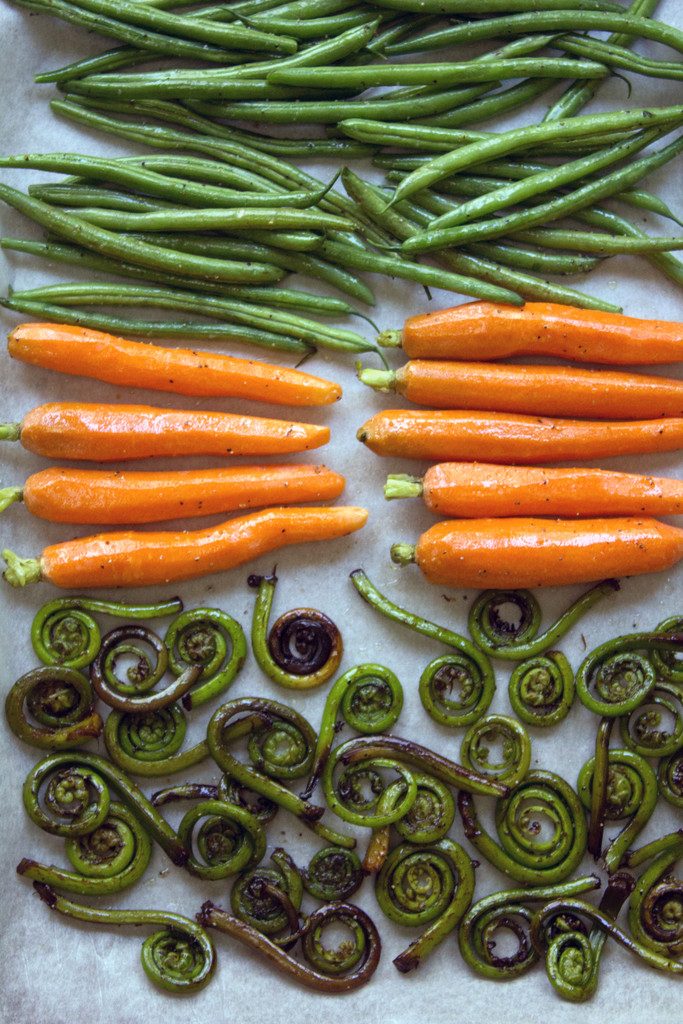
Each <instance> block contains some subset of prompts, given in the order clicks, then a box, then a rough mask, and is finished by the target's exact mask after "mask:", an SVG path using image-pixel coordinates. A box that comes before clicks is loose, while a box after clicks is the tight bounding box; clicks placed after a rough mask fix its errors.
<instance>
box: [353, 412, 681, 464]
mask: <svg viewBox="0 0 683 1024" xmlns="http://www.w3.org/2000/svg"><path fill="white" fill-rule="evenodd" d="M356 436H357V437H358V440H359V441H362V442H363V444H366V445H367V446H368V448H371V449H372V451H373V452H376V453H377V455H397V456H401V457H403V458H409V459H427V460H428V461H431V462H445V461H448V460H450V459H462V460H472V461H473V462H474V461H476V462H478V461H480V460H485V461H487V462H507V463H527V464H542V463H544V462H571V461H573V460H575V459H599V458H604V457H606V456H607V457H609V456H613V455H633V454H636V453H642V452H670V451H675V450H676V449H677V448H681V447H683V418H681V417H675V418H674V417H671V418H669V419H661V420H624V421H622V422H617V423H613V422H610V423H605V422H593V421H591V420H558V419H549V418H548V417H541V416H518V415H515V414H514V413H504V412H459V411H453V412H451V411H449V412H443V411H437V412H432V411H429V412H426V411H422V410H417V409H385V410H384V411H383V412H378V413H376V414H375V415H374V416H373V417H372V418H371V419H369V420H368V421H367V423H365V424H363V426H362V427H361V428H360V430H359V431H358V434H357V435H356Z"/></svg>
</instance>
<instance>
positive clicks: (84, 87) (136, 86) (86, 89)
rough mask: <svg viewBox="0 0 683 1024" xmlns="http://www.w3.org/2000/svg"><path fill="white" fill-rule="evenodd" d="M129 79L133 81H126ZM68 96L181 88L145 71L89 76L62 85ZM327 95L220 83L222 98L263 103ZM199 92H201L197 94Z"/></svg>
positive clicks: (136, 94) (249, 82) (168, 92)
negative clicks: (147, 75) (152, 77)
mask: <svg viewBox="0 0 683 1024" xmlns="http://www.w3.org/2000/svg"><path fill="white" fill-rule="evenodd" d="M128 79H132V81H128ZM64 92H65V93H66V95H67V96H76V97H79V96H97V97H104V98H105V99H107V98H113V99H117V100H121V99H125V98H127V97H132V98H139V99H142V100H144V99H147V98H148V97H150V96H151V97H162V98H163V97H167V98H170V99H177V98H179V97H180V96H182V88H181V87H179V86H178V85H177V84H176V83H175V82H174V81H173V80H172V79H170V80H168V81H167V82H166V83H163V82H159V81H158V80H155V82H154V85H153V86H152V87H150V84H149V82H147V81H146V80H145V73H141V74H138V75H132V74H131V75H123V76H121V75H118V74H113V75H107V74H104V75H88V76H87V77H86V78H80V79H78V80H77V81H75V82H71V83H69V84H68V85H67V86H65V87H64ZM321 92H323V93H325V95H323V97H322V98H324V99H328V98H330V97H329V96H328V95H327V94H326V93H327V91H326V90H320V89H296V88H292V87H290V86H281V85H272V84H271V83H270V82H267V81H266V80H265V79H261V78H236V79H227V80H225V81H222V82H221V87H220V98H221V99H224V100H233V101H235V100H251V101H257V100H258V101H261V102H266V101H269V100H306V99H313V100H314V99H317V98H318V97H320V96H321ZM200 95H201V94H200ZM337 95H338V96H340V97H341V98H343V97H345V96H346V95H348V92H347V90H339V91H337V90H335V96H337Z"/></svg>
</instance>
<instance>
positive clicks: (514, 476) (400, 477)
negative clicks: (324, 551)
mask: <svg viewBox="0 0 683 1024" xmlns="http://www.w3.org/2000/svg"><path fill="white" fill-rule="evenodd" d="M384 496H385V497H386V498H417V497H420V496H422V497H423V498H424V502H425V505H426V506H427V508H428V509H430V511H432V512H434V513H435V514H436V515H438V516H459V517H462V518H466V519H470V518H472V519H478V518H479V517H480V516H486V517H488V518H491V517H499V516H566V517H568V518H571V517H572V516H575V517H578V516H633V515H660V516H668V515H678V514H681V513H683V480H667V479H663V478H661V477H659V478H658V477H652V476H638V475H637V474H635V473H617V472H609V471H607V470H604V469H583V468H573V469H536V468H535V467H526V466H497V465H492V464H490V463H484V462H442V463H440V464H439V465H436V466H430V468H429V469H428V470H427V472H426V473H425V475H424V477H423V478H422V479H420V478H419V477H411V476H406V475H405V474H394V475H391V476H389V477H388V478H387V483H386V485H385V488H384Z"/></svg>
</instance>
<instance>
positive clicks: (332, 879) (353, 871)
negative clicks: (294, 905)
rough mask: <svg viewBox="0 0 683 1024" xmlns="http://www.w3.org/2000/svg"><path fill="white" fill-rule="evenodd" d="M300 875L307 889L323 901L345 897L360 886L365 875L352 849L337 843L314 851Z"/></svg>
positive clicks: (333, 900) (343, 898) (333, 901)
mask: <svg viewBox="0 0 683 1024" xmlns="http://www.w3.org/2000/svg"><path fill="white" fill-rule="evenodd" d="M301 876H302V878H303V883H304V889H305V890H306V892H308V893H310V895H311V896H314V897H315V898H316V899H317V900H320V901H321V902H323V903H335V902H337V901H339V900H347V899H348V898H349V896H353V894H354V892H356V891H357V890H358V889H359V888H360V886H361V884H362V882H363V878H364V877H365V876H364V872H363V867H362V865H361V862H360V860H359V859H358V856H357V855H356V854H355V853H354V852H353V850H343V849H341V848H340V847H339V846H325V847H323V849H322V850H318V852H317V853H314V854H313V856H312V857H311V860H310V861H309V864H308V867H307V868H305V869H304V870H303V871H302V872H301Z"/></svg>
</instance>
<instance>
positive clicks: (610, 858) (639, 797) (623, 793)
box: [578, 750, 657, 874]
mask: <svg viewBox="0 0 683 1024" xmlns="http://www.w3.org/2000/svg"><path fill="white" fill-rule="evenodd" d="M594 773H595V758H594V757H592V758H591V759H590V761H587V762H586V764H585V765H584V766H583V768H582V769H581V771H580V772H579V780H578V790H579V796H580V797H581V800H582V802H583V804H584V806H585V807H587V808H590V807H591V789H592V786H593V778H594ZM606 778H607V784H606V789H605V805H604V812H603V813H604V818H605V819H606V820H608V821H621V820H623V819H625V818H629V819H630V821H629V822H628V824H627V825H626V826H625V827H624V828H623V829H622V831H621V832H620V833H619V835H618V836H617V837H616V839H614V840H613V841H612V842H611V843H610V846H609V848H608V849H607V851H606V853H605V854H604V862H605V867H606V869H607V871H608V872H609V873H610V874H612V872H614V871H616V870H617V868H618V867H620V866H621V863H622V860H623V858H624V855H625V853H626V851H627V850H628V849H629V847H630V846H631V843H632V842H633V840H634V839H635V838H636V836H637V835H638V834H639V833H640V831H641V830H642V829H643V828H644V827H645V825H646V824H647V822H648V821H649V820H650V818H651V817H652V813H653V811H654V809H655V805H656V803H657V778H656V776H655V773H654V772H653V770H652V768H650V766H649V764H648V763H647V761H645V760H644V759H643V758H642V757H640V756H639V755H638V754H634V753H633V751H632V750H609V751H608V757H607V775H606Z"/></svg>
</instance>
